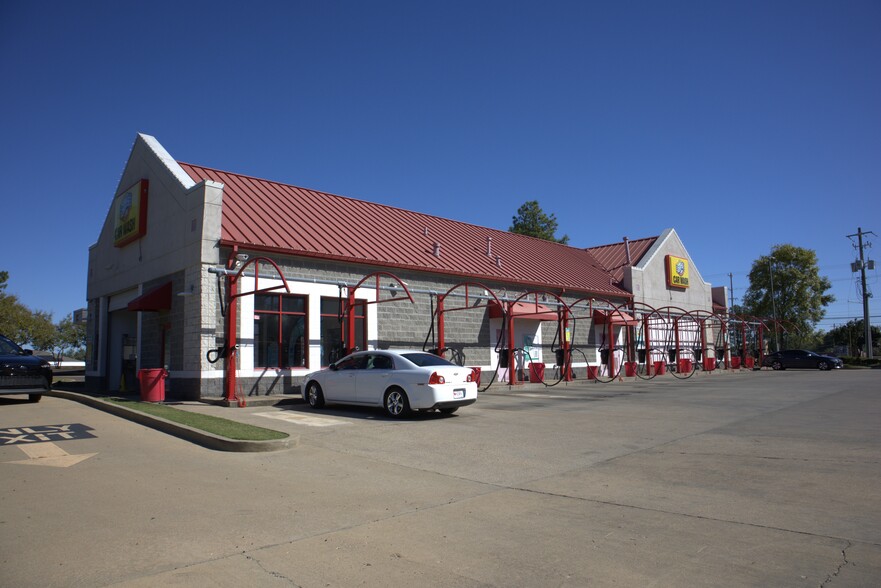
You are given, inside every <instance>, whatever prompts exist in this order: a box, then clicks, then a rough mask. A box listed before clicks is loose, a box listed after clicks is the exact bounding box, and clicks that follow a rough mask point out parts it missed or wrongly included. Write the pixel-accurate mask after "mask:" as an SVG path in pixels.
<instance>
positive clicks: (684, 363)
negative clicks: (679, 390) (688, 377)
mask: <svg viewBox="0 0 881 588" xmlns="http://www.w3.org/2000/svg"><path fill="white" fill-rule="evenodd" d="M676 369H678V370H679V373H680V374H689V373H691V369H692V363H691V360H690V359H680V360H679V365H678V366H677V367H676Z"/></svg>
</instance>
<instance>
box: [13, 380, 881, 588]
mask: <svg viewBox="0 0 881 588" xmlns="http://www.w3.org/2000/svg"><path fill="white" fill-rule="evenodd" d="M182 408H184V409H185V410H195V411H202V412H207V413H210V414H217V415H219V416H224V417H227V418H235V419H241V420H243V421H245V422H250V423H253V424H258V425H261V426H266V427H270V428H275V429H279V430H285V431H289V432H291V433H292V434H296V435H299V438H300V443H299V447H297V448H296V449H291V450H288V451H284V452H279V453H272V454H224V453H219V452H212V451H209V450H206V449H203V448H201V447H195V446H192V445H190V444H187V443H186V442H184V441H182V440H180V439H175V438H169V437H166V436H163V435H162V434H161V433H158V432H156V431H152V430H150V429H146V428H144V427H141V426H139V425H136V424H133V423H128V422H126V421H120V420H119V419H115V418H114V417H111V416H110V415H104V414H103V413H99V412H96V411H92V410H90V409H87V408H86V407H82V406H78V405H75V403H69V402H66V401H62V400H59V399H51V398H49V399H44V402H43V403H41V404H40V405H27V404H20V405H19V404H12V405H5V406H0V428H9V427H16V426H22V425H23V424H24V422H25V421H34V420H38V419H40V418H43V420H44V421H45V422H46V423H48V422H49V421H52V418H54V417H55V416H56V415H57V417H58V418H57V419H55V420H56V421H57V422H61V420H58V419H62V420H63V419H65V418H66V419H68V420H70V419H79V420H81V421H86V422H87V423H89V424H90V426H92V428H93V432H94V434H95V438H94V439H84V440H79V441H76V443H78V444H79V445H77V447H79V448H80V449H79V450H78V451H80V452H85V451H91V452H95V453H97V456H96V457H95V458H91V459H88V460H86V461H83V462H81V463H79V464H77V465H75V466H72V467H69V468H66V469H65V470H63V471H60V472H61V473H58V472H56V471H51V469H50V468H35V467H33V466H26V465H22V464H20V463H13V462H15V461H16V460H14V459H12V458H14V457H19V458H20V456H19V453H20V451H21V450H20V448H18V447H14V446H0V490H2V493H3V494H2V496H3V501H2V503H0V504H2V507H0V508H2V510H0V554H2V555H0V560H2V561H0V584H2V585H16V586H45V585H89V586H98V585H116V586H153V585H156V584H158V583H164V584H170V585H188V586H189V585H195V586H202V585H204V586H208V585H210V586H240V585H242V584H248V585H260V586H353V585H365V586H410V585H420V586H878V585H881V498H879V496H881V494H879V492H878V488H879V485H881V457H879V456H881V372H879V371H877V370H874V371H871V370H861V371H850V370H847V371H837V372H832V373H820V372H812V371H810V372H808V371H802V372H799V371H786V372H767V371H763V372H751V373H747V372H744V373H738V374H697V375H695V376H694V377H693V378H691V379H689V380H677V379H675V378H672V377H667V378H664V379H662V378H657V379H655V380H653V381H650V382H641V381H637V382H624V383H614V384H595V383H587V384H578V385H569V386H563V385H561V386H558V387H555V388H544V387H536V386H530V387H522V388H513V389H508V388H503V387H497V388H491V389H490V391H489V392H488V393H485V394H483V395H482V397H481V399H480V400H479V401H478V403H477V404H475V405H473V406H471V407H467V408H465V409H462V410H460V411H459V413H457V414H456V415H454V416H451V417H445V416H440V415H435V414H432V415H423V416H417V417H416V418H414V419H411V420H407V421H393V420H389V419H386V418H385V417H384V416H383V415H382V414H381V412H379V411H375V410H369V409H350V408H335V407H331V408H328V409H325V410H322V411H312V410H310V409H308V407H306V406H304V405H302V404H295V405H288V406H281V407H266V406H264V407H253V408H244V409H239V408H220V407H215V406H206V405H185V406H182ZM50 416H51V417H52V418H50ZM46 418H48V419H49V420H46ZM53 422H55V421H53ZM32 424H34V423H32ZM68 444H69V445H70V446H71V447H73V446H74V442H69V443H68ZM58 445H59V446H62V447H64V446H65V445H66V444H63V443H58ZM16 452H19V453H16ZM71 453H73V452H72V451H71ZM19 461H20V459H19ZM62 480H63V482H62ZM61 523H64V524H63V528H64V529H65V530H67V531H68V533H66V535H65V536H61V537H59V536H58V531H59V527H61V526H62V524H61ZM71 529H73V531H71Z"/></svg>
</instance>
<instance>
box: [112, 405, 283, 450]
mask: <svg viewBox="0 0 881 588" xmlns="http://www.w3.org/2000/svg"><path fill="white" fill-rule="evenodd" d="M106 400H107V402H112V403H113V404H118V405H119V406H124V407H125V408H128V409H131V410H137V411H139V412H143V413H146V414H149V415H152V416H156V417H160V418H163V419H165V420H167V421H173V422H175V423H179V424H181V425H186V426H188V427H192V428H194V429H199V430H200V431H205V432H206V433H211V434H213V435H217V436H219V437H226V438H227V439H235V440H237V441H271V440H274V439H284V438H286V437H288V434H287V433H282V432H280V431H273V430H272V429H264V428H263V427H256V426H254V425H247V424H245V423H239V422H237V421H231V420H228V419H222V418H220V417H215V416H210V415H207V414H198V413H195V412H188V411H186V410H178V409H176V408H173V407H171V406H165V405H164V404H155V403H153V402H140V401H138V400H126V399H124V398H107V399H106Z"/></svg>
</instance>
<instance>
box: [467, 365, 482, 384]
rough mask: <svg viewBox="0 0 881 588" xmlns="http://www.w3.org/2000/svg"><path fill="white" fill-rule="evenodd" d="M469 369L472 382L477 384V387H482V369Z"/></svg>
mask: <svg viewBox="0 0 881 588" xmlns="http://www.w3.org/2000/svg"><path fill="white" fill-rule="evenodd" d="M468 369H470V370H471V381H472V382H477V385H478V386H480V368H479V367H473V368H468Z"/></svg>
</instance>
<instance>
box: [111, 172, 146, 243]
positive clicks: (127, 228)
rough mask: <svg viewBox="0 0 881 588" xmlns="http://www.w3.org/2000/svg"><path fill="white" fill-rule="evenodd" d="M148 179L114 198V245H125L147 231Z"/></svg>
mask: <svg viewBox="0 0 881 588" xmlns="http://www.w3.org/2000/svg"><path fill="white" fill-rule="evenodd" d="M147 184H148V181H147V180H141V181H140V182H138V183H136V184H135V185H134V186H132V187H131V188H129V189H128V190H124V191H123V192H122V194H120V195H119V196H117V197H116V198H114V199H113V209H112V210H111V212H112V214H113V246H114V247H123V246H125V245H128V244H129V243H131V242H133V241H137V240H138V239H140V238H141V237H143V236H144V235H145V234H146V233H147Z"/></svg>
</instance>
